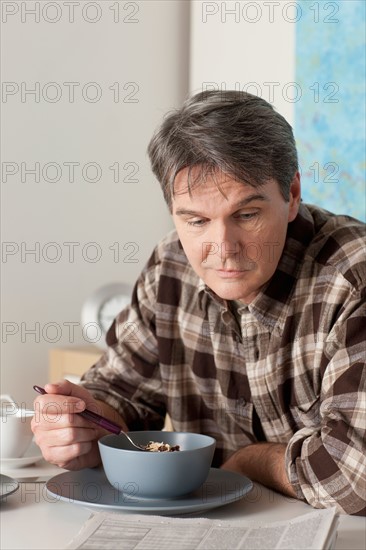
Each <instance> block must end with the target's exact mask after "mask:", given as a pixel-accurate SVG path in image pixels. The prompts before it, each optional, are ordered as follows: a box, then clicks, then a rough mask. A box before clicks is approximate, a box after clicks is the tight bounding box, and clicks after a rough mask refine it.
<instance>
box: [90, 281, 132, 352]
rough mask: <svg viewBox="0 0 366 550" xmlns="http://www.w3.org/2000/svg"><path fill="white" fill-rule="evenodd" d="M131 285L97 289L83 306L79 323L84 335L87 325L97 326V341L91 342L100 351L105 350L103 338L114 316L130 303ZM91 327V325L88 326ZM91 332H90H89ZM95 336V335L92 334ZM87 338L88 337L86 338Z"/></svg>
mask: <svg viewBox="0 0 366 550" xmlns="http://www.w3.org/2000/svg"><path fill="white" fill-rule="evenodd" d="M132 289H133V287H132V285H129V284H126V283H111V284H108V285H104V286H102V287H100V288H98V289H97V290H96V291H95V292H93V294H92V295H91V296H89V298H88V299H87V300H86V301H85V303H84V304H83V307H82V310H81V323H82V327H83V331H85V333H86V334H88V333H89V331H86V327H87V325H88V326H89V324H94V325H95V324H97V325H98V326H99V329H100V330H98V331H97V332H98V336H100V333H101V337H100V338H98V341H96V342H92V343H94V344H95V345H97V346H98V347H100V348H102V349H106V348H107V344H106V342H105V337H106V334H107V331H108V329H109V327H110V326H111V324H112V323H113V321H114V319H115V318H116V316H117V315H118V314H119V313H120V311H122V309H124V308H125V307H126V306H128V305H129V304H130V303H131V294H132ZM90 326H91V325H90ZM90 332H91V331H90ZM94 334H95V333H94ZM88 337H89V336H88Z"/></svg>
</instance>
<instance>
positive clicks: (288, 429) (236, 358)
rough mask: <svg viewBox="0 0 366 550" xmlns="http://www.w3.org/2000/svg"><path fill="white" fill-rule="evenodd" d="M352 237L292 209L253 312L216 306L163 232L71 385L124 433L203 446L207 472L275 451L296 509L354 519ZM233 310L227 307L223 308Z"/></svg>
mask: <svg viewBox="0 0 366 550" xmlns="http://www.w3.org/2000/svg"><path fill="white" fill-rule="evenodd" d="M364 230H365V226H364V224H362V223H361V222H359V221H357V220H354V219H352V218H349V217H347V216H335V215H333V214H331V213H329V212H326V211H324V210H321V209H319V208H316V207H315V206H310V205H305V204H301V207H300V211H299V214H298V216H297V217H296V219H295V220H294V221H293V222H291V223H290V224H289V226H288V233H287V239H286V244H285V248H284V251H283V254H282V256H281V259H280V262H279V265H278V267H277V270H276V272H275V273H274V275H273V277H272V278H271V280H270V281H269V282H268V283H267V285H266V286H265V288H264V289H263V290H262V291H261V292H260V293H259V294H258V295H257V297H256V298H255V299H254V301H253V302H252V303H250V304H249V305H247V306H246V305H243V304H239V303H232V302H227V301H225V300H222V299H220V298H219V297H218V296H217V295H215V294H214V293H213V292H212V291H211V290H210V289H209V288H207V287H206V286H205V284H204V283H203V281H201V280H200V279H199V278H198V276H197V275H196V274H195V273H194V271H193V270H192V268H191V266H190V264H189V263H188V260H187V258H186V256H185V253H184V251H183V249H182V247H181V244H180V242H179V240H178V237H177V234H176V232H174V231H173V232H171V233H170V234H169V235H168V236H167V237H165V238H164V239H163V240H162V241H161V242H160V243H159V245H158V246H157V247H156V249H155V250H154V252H153V254H152V256H151V258H150V260H149V261H148V263H147V265H146V267H145V269H144V270H143V272H142V273H141V275H140V277H139V279H138V281H137V283H136V286H135V288H134V292H133V296H132V303H131V306H130V307H128V308H126V309H124V310H123V311H122V312H121V313H120V314H119V315H118V316H117V318H116V319H115V321H114V322H113V324H112V326H111V328H110V330H109V332H108V334H107V343H108V346H109V347H108V350H107V352H106V353H105V354H104V355H103V356H102V358H101V359H100V360H99V361H98V363H97V364H96V365H94V366H93V367H92V368H91V369H90V370H89V371H88V372H87V373H86V374H85V375H84V377H83V379H82V382H81V383H82V385H84V386H85V387H87V388H88V389H89V390H90V391H91V392H92V394H93V395H94V396H95V397H96V398H97V399H100V400H101V401H105V402H106V403H108V404H109V405H111V406H112V407H114V408H115V409H116V410H117V411H118V412H119V413H120V414H121V415H122V417H124V419H125V420H126V422H127V425H128V426H129V428H130V429H135V430H136V429H137V430H139V429H141V430H142V429H161V428H162V426H163V422H164V417H165V414H166V413H169V415H170V417H171V420H172V424H173V427H174V429H175V430H177V431H189V432H199V433H204V434H208V435H211V436H213V437H215V439H216V441H217V448H216V453H215V458H214V463H213V465H214V466H220V465H221V464H222V463H223V462H224V461H225V460H226V459H227V458H228V457H229V456H230V455H231V454H232V453H233V452H235V451H236V450H238V449H239V448H241V447H244V446H246V445H248V444H250V443H253V442H257V441H268V442H281V443H285V444H286V445H287V447H286V471H287V475H288V478H289V480H290V483H291V484H292V486H293V487H294V489H295V491H296V493H297V496H298V498H300V499H303V500H305V501H307V502H308V503H309V504H311V505H312V506H314V507H328V506H337V508H338V510H339V511H341V512H345V513H348V514H358V515H363V514H365V502H366V495H365V492H366V468H365V465H366V458H365V455H366V452H365V451H366V445H365V428H366V399H365V355H366V352H365V282H366V270H365V239H364ZM233 306H234V307H233Z"/></svg>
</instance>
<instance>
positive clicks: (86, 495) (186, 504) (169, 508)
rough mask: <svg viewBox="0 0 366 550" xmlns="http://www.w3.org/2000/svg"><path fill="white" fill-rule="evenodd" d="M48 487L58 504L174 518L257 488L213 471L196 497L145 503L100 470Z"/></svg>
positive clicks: (83, 472) (245, 480)
mask: <svg viewBox="0 0 366 550" xmlns="http://www.w3.org/2000/svg"><path fill="white" fill-rule="evenodd" d="M46 487H47V491H48V493H49V494H50V495H52V496H54V497H56V500H63V501H66V502H71V503H72V504H78V505H81V506H84V507H86V508H92V509H94V510H95V508H97V509H99V510H104V511H114V512H116V511H117V512H125V511H128V512H130V511H134V512H136V513H137V512H150V513H153V514H157V513H158V514H161V515H171V514H188V513H192V512H202V511H204V510H209V509H211V508H217V507H219V506H224V505H226V504H229V503H230V502H235V501H236V500H240V499H241V498H243V497H244V496H245V495H246V494H247V493H248V492H249V491H251V489H252V488H253V484H252V482H251V481H250V480H249V479H248V478H247V477H244V476H241V475H239V474H235V473H232V472H228V471H226V470H219V469H217V468H211V470H210V473H209V476H208V478H207V480H206V481H205V483H204V484H203V485H202V486H201V487H200V488H199V489H198V490H197V491H195V492H193V493H190V494H188V495H184V496H182V497H179V498H174V499H166V500H154V499H143V498H141V497H138V496H132V494H131V495H128V494H125V493H121V492H120V491H118V490H117V489H116V488H115V487H113V486H112V485H111V484H110V483H109V482H108V480H107V478H106V476H105V474H104V471H103V469H102V468H98V469H85V470H80V471H77V472H65V473H63V474H59V475H57V476H55V477H53V478H51V479H50V480H49V481H47V483H46Z"/></svg>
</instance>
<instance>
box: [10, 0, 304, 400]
mask: <svg viewBox="0 0 366 550" xmlns="http://www.w3.org/2000/svg"><path fill="white" fill-rule="evenodd" d="M35 4H36V2H3V3H2V9H3V13H2V16H3V24H2V36H3V38H2V51H3V54H2V58H3V59H2V61H3V69H2V80H3V87H4V83H5V92H6V94H5V96H4V95H3V99H2V137H3V140H2V168H3V171H4V170H5V176H6V177H5V178H4V177H3V180H2V197H1V198H2V205H1V215H2V223H1V229H2V241H3V252H5V255H4V254H3V263H2V287H1V322H2V332H3V334H2V351H1V391H2V392H3V393H4V392H6V393H11V394H12V395H13V396H14V397H15V398H16V399H17V401H25V402H26V403H27V404H28V405H31V403H32V401H33V398H34V395H33V390H32V385H33V384H35V383H37V384H44V383H45V382H46V381H47V367H48V351H49V349H50V348H52V347H55V346H61V347H62V346H67V345H70V344H78V345H80V344H85V341H84V338H83V335H82V331H81V323H80V311H81V307H82V304H83V302H84V300H85V299H86V298H87V297H88V296H89V295H90V294H91V293H92V292H93V291H94V290H95V289H96V288H98V287H99V286H101V285H104V284H106V283H110V282H115V281H121V282H129V283H132V282H133V281H134V280H135V278H136V276H137V275H138V273H139V271H140V270H141V268H142V267H143V265H144V263H145V261H146V259H147V257H148V256H149V254H150V252H151V250H152V248H153V246H154V244H155V243H156V241H157V240H158V239H159V238H160V236H162V235H163V234H164V233H165V232H166V231H167V230H168V229H170V228H171V226H172V225H171V221H170V218H169V215H168V212H167V209H166V207H165V204H164V201H163V198H162V195H161V192H160V189H159V186H158V184H157V183H156V182H155V180H154V178H153V177H152V175H151V172H150V168H149V164H148V160H147V157H146V153H145V151H146V146H147V144H148V141H149V139H150V137H151V134H152V132H153V130H154V128H155V127H156V125H157V124H158V123H159V122H160V120H161V117H162V116H163V114H164V113H165V112H166V111H167V110H169V109H171V108H174V107H177V106H179V105H180V104H181V102H182V100H183V98H184V97H185V96H186V94H187V92H188V89H189V90H190V91H192V92H193V91H199V90H201V89H202V86H203V85H204V83H207V82H211V83H212V82H213V83H216V85H217V86H226V87H227V88H235V87H239V88H240V89H243V88H245V86H246V85H247V84H248V83H250V82H254V83H256V86H257V87H251V88H249V89H248V91H252V92H253V93H260V94H262V95H263V97H264V98H265V99H267V100H270V101H272V102H273V103H274V104H275V106H276V107H277V108H278V110H279V111H280V112H281V113H282V114H283V115H284V116H286V117H287V118H288V120H289V121H290V122H291V121H292V117H293V103H291V101H288V100H286V93H291V92H292V89H291V87H289V83H291V82H293V80H294V59H293V51H294V48H293V43H294V24H293V23H291V22H290V20H291V18H293V16H292V14H291V12H290V11H289V12H286V13H285V14H283V13H282V12H281V11H280V12H278V11H274V12H273V14H272V12H271V11H269V7H266V6H265V4H268V2H225V3H223V2H201V1H198V0H193V1H192V2H188V1H187V0H182V1H177V0H175V1H174V2H168V1H165V0H162V1H157V0H145V1H140V2H119V5H120V12H119V20H118V21H117V22H114V19H115V18H116V16H117V14H116V12H115V11H113V10H115V9H116V7H115V6H116V5H117V3H116V2H112V1H107V0H103V1H99V2H87V1H83V0H82V1H80V0H79V6H78V7H75V11H74V14H73V17H74V22H71V20H72V17H71V16H72V13H71V12H70V10H71V8H69V7H67V3H66V6H65V3H64V2H63V1H59V2H57V4H58V6H59V9H58V10H57V9H56V8H55V7H54V6H55V4H56V2H48V3H42V2H41V3H40V5H41V6H44V5H49V6H51V7H49V8H48V9H47V10H46V11H45V12H42V11H41V12H40V14H39V22H37V21H35V17H36V16H37V17H38V14H36V16H35V15H32V14H31V13H29V12H28V13H27V12H25V11H24V6H26V7H27V10H30V9H32V7H33V8H34V6H35ZM274 4H278V3H277V2H275V3H274ZM286 4H292V3H286ZM224 5H225V6H226V11H225V8H224V7H223V6H224ZM238 5H239V7H238ZM4 6H8V8H7V10H8V11H6V12H5V11H4ZM9 6H10V7H9ZM52 6H53V7H52ZM88 6H89V7H88ZM16 7H18V11H17V12H15V13H13V14H11V13H10V11H12V10H15V8H16ZM111 8H112V9H111ZM190 8H191V14H190V13H189V12H190ZM137 9H138V11H137ZM230 9H234V10H236V11H234V12H233V13H234V15H230ZM281 9H282V8H281ZM9 10H10V11H9ZM261 10H262V11H261ZM258 17H259V19H258V20H256V19H257V18H258ZM57 19H59V20H57ZM93 19H95V20H96V22H95V23H91V22H90V21H92V20H93ZM50 20H55V22H54V23H51V22H49V21H50ZM124 20H129V21H130V22H128V21H124ZM133 20H135V22H131V21H133ZM251 20H253V21H254V22H252V23H251V22H250V21H251ZM189 27H190V38H189ZM65 82H69V83H70V82H74V83H79V84H80V85H79V86H76V85H71V84H69V85H65V84H64V83H65ZM93 82H94V83H96V85H92V84H90V83H93ZM12 83H13V84H12ZM22 83H24V84H22ZM36 83H39V88H40V93H39V97H37V96H34V95H32V94H27V93H26V91H27V90H30V89H32V88H34V89H36V86H38V84H36ZM52 83H56V85H52ZM115 83H118V84H115ZM222 83H224V84H222ZM266 83H267V84H266ZM269 83H272V84H269ZM273 83H274V84H273ZM73 86H74V87H73ZM124 86H126V89H124ZM110 87H112V89H110ZM117 88H119V92H120V97H119V101H118V102H115V100H116V99H117V98H116V95H115V94H116V93H117ZM72 89H74V100H73V101H72V94H71V91H72ZM271 89H272V90H274V95H273V96H270V90H271ZM136 91H137V93H136V94H135V95H134V96H130V95H129V94H131V93H133V92H136ZM22 92H23V95H22ZM96 92H99V93H100V92H101V94H102V95H101V97H100V99H99V100H98V101H93V99H94V97H95V93H96ZM57 93H61V96H60V98H58V97H57V96H56V95H55V94H57ZM69 94H70V95H69ZM83 94H84V95H83ZM35 97H36V99H37V101H35ZM129 98H130V99H133V100H135V99H137V100H138V101H137V102H136V103H129V102H127V101H128V99H129ZM38 99H39V101H38ZM53 99H55V101H54V102H53ZM36 162H38V163H39V165H40V181H39V182H35V178H34V175H32V174H30V173H26V172H25V170H24V169H23V170H22V166H23V167H24V168H32V167H34V165H35V163H36ZM72 162H78V163H80V166H75V181H73V182H72V181H70V180H71V177H70V173H69V166H70V164H68V165H66V164H65V163H72ZM11 163H13V164H11ZM22 163H23V165H22ZM50 163H55V164H50ZM88 163H95V166H97V168H98V169H99V170H101V172H102V176H101V178H100V180H99V181H96V182H94V183H93V182H91V181H88V179H89V180H90V179H93V178H94V177H95V175H96V171H95V169H94V170H93V164H88ZM115 163H118V164H119V167H120V180H119V182H117V183H115V182H114V181H113V171H112V170H111V169H110V168H109V167H110V166H112V165H115V166H116V164H115ZM126 163H134V164H131V165H129V166H127V167H126V169H125V170H123V167H124V166H125V165H126ZM135 165H136V167H137V168H138V170H139V172H138V174H137V175H136V176H135V177H137V179H138V182H137V183H127V182H123V181H122V179H123V178H125V177H126V176H127V175H128V173H129V171H130V170H132V169H133V168H134V166H135ZM88 166H89V169H87V170H86V168H88ZM83 167H84V175H83V172H82V168H83ZM85 167H86V168H85ZM42 169H43V174H42ZM12 170H14V171H17V172H16V173H15V174H14V175H11V174H10V172H11V171H12ZM85 170H86V171H85ZM60 173H61V174H62V175H61V177H60V180H59V181H57V182H53V183H52V182H51V181H47V180H51V179H52V178H55V179H56V178H57V177H58V176H59V175H60ZM3 176H4V173H3ZM22 177H23V180H24V181H22ZM5 180H6V181H5ZM93 242H95V243H97V245H98V251H99V252H100V251H101V253H102V257H101V258H100V259H99V260H98V261H96V262H92V261H90V260H91V259H92V258H93V255H94V254H95V253H96V252H97V249H96V248H95V246H93V245H90V244H88V243H93ZM22 243H23V244H22ZM37 243H39V244H37ZM49 243H56V246H52V245H51V244H49ZM64 243H80V245H79V246H77V244H75V245H71V244H69V245H65V244H64ZM114 243H118V245H115V244H114ZM128 243H136V244H133V245H131V246H130V247H129V248H127V249H126V250H124V249H123V246H124V245H128ZM72 246H75V248H74V253H75V257H74V261H73V262H72V261H71V256H70V254H71V252H70V251H71V249H72ZM111 246H113V247H114V250H111V249H110V247H111ZM116 246H118V247H119V252H120V257H119V261H117V262H116V261H114V260H115V259H116V258H115V256H114V254H115V249H116ZM37 247H38V248H37ZM32 249H35V250H36V251H37V252H36V255H35V254H31V253H28V254H27V253H26V251H27V250H32ZM38 249H39V255H38V257H37V254H38ZM134 249H136V250H137V253H136V255H134V256H133V259H138V262H137V263H128V262H126V261H123V260H126V257H127V255H128V253H130V252H132V251H134ZM22 250H23V255H22ZM60 251H61V257H60V259H59V260H58V261H56V262H54V263H53V262H52V261H50V260H52V258H53V257H54V255H55V253H60ZM12 252H13V254H11V253H12ZM83 252H84V254H83ZM36 260H37V261H36ZM38 260H39V261H38ZM37 323H38V325H37ZM65 323H66V324H65ZM70 323H79V326H76V327H75V334H74V340H73V342H71V338H70V330H69V327H70ZM54 327H56V328H57V327H59V330H60V331H61V333H60V334H61V336H60V339H58V341H57V342H52V339H55V338H57V337H58V336H59V334H58V333H57V331H56V330H55V328H54ZM32 329H33V330H34V329H36V333H35V334H34V333H33V334H32V333H31V332H27V331H32ZM11 330H14V334H7V332H6V331H11ZM36 340H39V341H36Z"/></svg>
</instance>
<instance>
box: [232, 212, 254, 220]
mask: <svg viewBox="0 0 366 550" xmlns="http://www.w3.org/2000/svg"><path fill="white" fill-rule="evenodd" d="M256 216H258V212H246V213H244V212H243V213H242V214H239V215H238V216H237V217H238V218H240V219H241V220H244V221H245V220H252V219H253V218H255V217H256Z"/></svg>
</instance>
